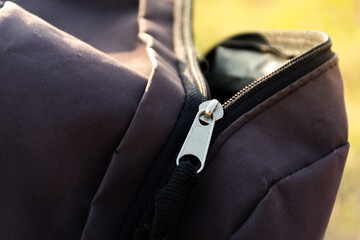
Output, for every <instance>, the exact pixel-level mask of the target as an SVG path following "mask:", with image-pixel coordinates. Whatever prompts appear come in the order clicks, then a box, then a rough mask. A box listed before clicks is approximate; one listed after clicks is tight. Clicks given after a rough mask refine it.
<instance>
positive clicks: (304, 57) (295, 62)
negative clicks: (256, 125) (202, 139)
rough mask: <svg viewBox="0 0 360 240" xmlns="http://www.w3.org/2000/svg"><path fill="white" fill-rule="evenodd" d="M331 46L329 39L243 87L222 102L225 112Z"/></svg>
mask: <svg viewBox="0 0 360 240" xmlns="http://www.w3.org/2000/svg"><path fill="white" fill-rule="evenodd" d="M330 47H331V42H330V40H328V41H327V42H324V43H322V44H320V45H318V46H316V47H314V48H312V49H310V50H309V51H307V52H305V53H303V54H301V55H299V56H297V57H294V58H293V59H291V60H290V61H289V62H287V63H286V64H285V65H283V66H282V67H280V68H278V69H276V70H275V71H274V72H272V73H270V74H268V75H265V76H263V77H261V78H259V79H257V80H255V81H253V82H251V83H250V84H248V85H247V86H245V87H244V88H242V89H241V90H240V91H238V92H237V93H236V94H235V95H233V96H232V97H231V98H229V99H228V100H227V101H226V102H225V103H223V104H222V106H223V108H224V111H225V113H227V112H229V111H230V110H231V109H234V108H235V107H236V106H238V105H239V104H240V103H242V102H243V101H244V100H245V99H246V98H247V97H248V95H251V94H252V93H253V92H254V91H256V90H257V89H260V88H263V87H267V86H269V85H270V84H271V83H273V82H275V81H277V80H279V79H280V78H282V77H283V76H284V75H286V74H287V73H288V72H291V71H293V70H294V69H297V68H298V67H299V66H301V65H303V64H306V63H308V62H309V61H311V60H313V59H315V58H317V57H318V56H319V55H321V54H322V53H323V52H324V51H327V50H329V49H330Z"/></svg>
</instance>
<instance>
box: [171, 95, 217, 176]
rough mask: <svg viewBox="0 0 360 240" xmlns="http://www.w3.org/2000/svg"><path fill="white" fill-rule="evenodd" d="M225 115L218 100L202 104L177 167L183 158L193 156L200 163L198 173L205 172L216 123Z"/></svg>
mask: <svg viewBox="0 0 360 240" xmlns="http://www.w3.org/2000/svg"><path fill="white" fill-rule="evenodd" d="M223 115H224V110H223V108H222V106H221V104H220V103H219V101H217V100H216V99H213V100H210V101H206V102H203V103H202V104H200V106H199V111H198V113H197V114H196V117H195V119H194V122H193V124H192V126H191V128H190V130H189V133H188V135H187V137H186V139H185V142H184V144H183V146H182V148H181V150H180V153H179V155H178V157H177V159H176V165H179V163H180V161H181V160H182V158H183V157H186V156H192V157H195V158H196V159H197V160H198V161H199V163H200V166H199V169H198V171H197V173H200V172H201V171H202V170H203V168H204V165H205V159H206V155H207V152H208V149H209V145H210V140H211V136H212V133H213V130H214V125H215V122H216V121H217V120H219V119H221V118H222V117H223Z"/></svg>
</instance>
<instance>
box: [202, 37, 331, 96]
mask: <svg viewBox="0 0 360 240" xmlns="http://www.w3.org/2000/svg"><path fill="white" fill-rule="evenodd" d="M324 44H327V45H328V44H330V40H329V37H328V36H327V35H326V34H324V33H321V32H316V31H268V32H258V33H244V34H239V35H237V36H234V37H232V38H230V39H227V40H225V41H223V42H221V43H220V44H218V45H217V46H215V47H214V48H213V49H212V50H211V51H210V52H209V53H208V54H207V55H206V56H205V58H204V59H203V60H202V61H201V69H202V71H203V73H204V76H205V78H206V80H207V82H208V84H209V88H210V91H211V95H212V98H215V99H218V100H219V101H220V102H226V101H227V100H228V99H229V98H230V97H231V96H234V95H235V94H236V93H237V92H238V91H240V90H242V89H244V88H246V87H249V86H251V84H253V83H255V82H256V81H258V80H259V79H262V78H264V77H266V76H268V75H270V74H275V73H276V72H279V71H281V70H283V69H284V68H286V65H289V63H290V62H291V61H294V60H296V59H298V58H303V57H305V56H307V55H309V54H311V52H312V50H314V49H316V48H318V47H319V46H321V45H324ZM303 64H306V62H304V63H303Z"/></svg>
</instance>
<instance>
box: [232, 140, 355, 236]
mask: <svg viewBox="0 0 360 240" xmlns="http://www.w3.org/2000/svg"><path fill="white" fill-rule="evenodd" d="M348 144H349V142H346V143H343V144H341V145H339V146H337V147H335V148H334V149H332V150H331V151H330V152H328V153H327V154H325V155H324V156H322V157H319V158H317V160H315V161H313V162H311V163H309V164H306V165H304V166H303V167H301V168H300V169H297V170H295V171H292V172H291V173H289V174H287V175H285V176H283V177H281V178H279V179H277V180H275V181H274V182H272V183H271V184H269V185H268V188H267V190H266V193H265V194H264V196H263V197H262V198H261V199H260V200H259V201H258V202H257V204H256V206H255V207H254V209H253V210H252V211H251V213H250V214H249V216H248V217H247V218H246V220H245V221H244V222H243V223H242V224H241V225H240V226H239V227H238V228H236V230H235V231H234V232H233V233H232V234H231V236H230V238H229V239H231V238H232V237H233V236H234V234H235V233H237V232H238V231H239V230H240V229H241V228H242V227H243V226H244V225H245V224H246V223H247V222H248V220H249V219H250V218H251V216H252V215H253V214H254V212H255V211H256V209H257V208H258V207H259V205H260V203H262V202H263V201H264V199H265V198H266V197H267V196H268V195H269V193H270V190H271V189H272V188H273V187H274V186H276V185H277V184H278V183H280V182H282V181H283V180H286V179H288V178H290V177H292V176H293V175H295V174H296V173H298V172H300V171H302V170H304V169H305V168H308V167H310V166H311V165H313V164H315V163H317V162H318V161H320V160H321V159H324V158H326V157H328V156H330V155H331V154H333V153H335V152H336V151H338V150H339V149H340V148H343V147H345V146H347V145H348Z"/></svg>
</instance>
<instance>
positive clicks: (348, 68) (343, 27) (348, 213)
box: [194, 0, 360, 240]
mask: <svg viewBox="0 0 360 240" xmlns="http://www.w3.org/2000/svg"><path fill="white" fill-rule="evenodd" d="M267 29H277V30H283V29H296V30H319V31H322V32H325V33H327V34H328V35H329V36H330V37H331V39H332V41H333V50H334V51H335V52H337V53H338V55H339V59H340V69H341V71H342V75H343V78H344V83H345V101H346V107H347V111H348V118H349V141H350V144H351V147H350V153H349V158H348V161H347V165H346V167H345V172H344V175H343V179H342V182H341V186H340V189H339V193H338V197H337V200H336V203H335V207H334V210H333V213H332V216H331V219H330V223H329V227H328V230H327V233H326V236H325V239H326V240H334V239H336V240H338V239H341V240H343V239H346V240H348V239H349V240H350V239H351V240H360V160H358V159H359V157H360V124H359V123H360V121H359V120H360V83H359V82H358V79H359V76H360V56H359V55H360V0H357V1H355V0H302V1H286V0H266V1H265V0H252V1H245V0H195V2H194V37H195V44H196V46H197V48H198V50H199V53H200V55H204V54H206V52H207V51H208V50H209V49H210V48H211V47H212V46H214V45H215V44H217V43H218V42H220V41H222V40H224V38H226V37H229V36H231V35H234V34H236V33H240V32H246V31H254V30H267Z"/></svg>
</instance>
